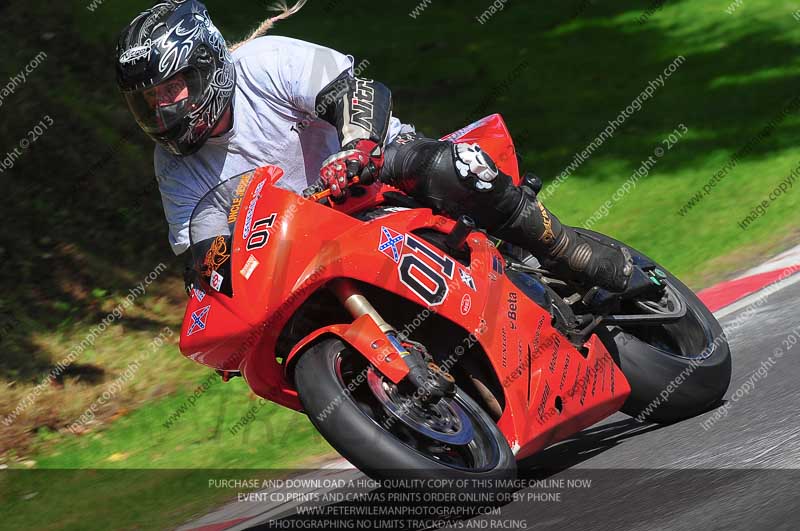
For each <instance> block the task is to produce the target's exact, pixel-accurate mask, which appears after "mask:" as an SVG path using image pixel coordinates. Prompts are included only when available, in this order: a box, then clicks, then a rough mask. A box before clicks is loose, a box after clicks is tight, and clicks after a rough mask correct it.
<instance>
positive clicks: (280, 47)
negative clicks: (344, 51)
mask: <svg viewBox="0 0 800 531" xmlns="http://www.w3.org/2000/svg"><path fill="white" fill-rule="evenodd" d="M322 52H332V53H337V52H336V51H335V50H332V49H330V48H327V47H325V46H322V45H319V44H315V43H313V42H308V41H304V40H300V39H294V38H292V37H284V36H280V35H265V36H263V37H258V38H256V39H253V40H252V41H249V42H247V43H245V44H243V45H242V46H240V47H239V48H237V49H236V50H235V51H234V52H233V59H234V61H235V62H237V63H238V62H251V61H276V60H280V59H281V58H282V57H281V56H284V55H291V56H295V57H296V56H301V55H303V54H312V55H313V54H318V53H322ZM283 59H285V57H283Z"/></svg>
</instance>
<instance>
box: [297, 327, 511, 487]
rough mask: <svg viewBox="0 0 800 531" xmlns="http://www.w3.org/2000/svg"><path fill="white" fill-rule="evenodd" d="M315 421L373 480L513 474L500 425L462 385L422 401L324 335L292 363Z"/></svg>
mask: <svg viewBox="0 0 800 531" xmlns="http://www.w3.org/2000/svg"><path fill="white" fill-rule="evenodd" d="M295 384H296V386H297V390H298V393H299V395H300V401H301V402H302V404H303V407H304V409H305V411H306V413H307V414H308V416H309V418H310V419H311V422H312V423H313V424H314V426H315V427H316V428H317V429H318V430H319V432H320V433H321V434H322V435H323V436H324V437H325V439H326V440H327V441H328V442H329V443H330V444H331V445H332V446H333V447H334V448H335V449H336V450H337V451H339V453H340V454H342V456H344V457H345V458H347V459H348V460H349V461H350V462H351V463H353V464H354V465H355V466H357V467H358V468H359V469H360V470H362V471H363V472H365V473H366V474H368V475H369V476H371V477H374V478H378V479H386V478H420V479H430V478H467V479H468V478H472V479H510V478H514V477H515V475H516V464H515V460H514V455H513V454H512V452H511V449H510V448H509V446H508V443H507V442H506V440H505V438H504V437H503V435H502V433H501V432H500V430H499V429H498V428H497V426H496V425H495V424H494V422H492V420H491V419H490V418H489V417H488V415H487V414H486V413H485V412H484V411H483V410H482V409H481V408H480V407H479V406H478V405H477V404H476V403H475V402H474V401H473V400H472V399H471V398H469V396H467V394H466V393H464V392H462V391H461V390H458V391H457V392H456V395H455V396H454V397H452V398H447V397H445V398H442V399H440V400H439V401H438V402H437V403H435V404H433V405H428V406H424V405H422V404H421V403H420V402H419V401H417V400H413V399H409V398H408V397H407V395H404V394H403V393H402V392H401V391H400V390H399V388H398V387H397V386H396V385H394V384H392V383H391V382H389V381H388V380H385V379H384V378H383V377H382V376H381V375H380V374H379V373H378V372H377V371H375V370H374V368H373V367H372V366H371V365H370V364H369V363H368V362H367V361H366V360H365V359H364V358H363V357H362V356H361V355H360V354H358V353H357V352H354V351H353V350H352V349H350V348H349V347H348V346H347V345H345V344H344V343H343V342H341V341H340V340H338V339H327V340H323V341H321V342H319V343H317V344H315V345H313V346H312V347H311V348H310V349H309V350H308V351H306V352H305V353H303V355H302V356H301V357H300V359H299V360H298V362H297V366H296V368H295Z"/></svg>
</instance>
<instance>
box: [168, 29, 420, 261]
mask: <svg viewBox="0 0 800 531" xmlns="http://www.w3.org/2000/svg"><path fill="white" fill-rule="evenodd" d="M233 60H234V62H235V64H236V91H235V92H234V100H233V127H232V129H231V130H230V131H228V132H227V133H226V134H224V135H222V136H219V137H215V138H210V139H209V140H208V141H207V142H206V143H205V144H204V145H203V147H202V148H200V150H198V151H197V152H196V153H194V154H192V155H189V156H186V157H179V156H175V155H172V154H170V153H168V152H167V151H166V150H164V149H163V148H162V147H161V146H158V145H157V146H156V150H155V161H154V162H155V174H156V179H157V180H158V187H159V190H160V191H161V201H162V203H163V205H164V214H165V215H166V218H167V223H168V225H169V242H170V245H171V246H172V250H173V251H174V252H175V254H180V253H182V252H184V251H185V250H186V249H188V247H189V218H190V217H191V215H192V210H193V209H194V207H195V205H196V204H197V203H198V202H199V201H200V199H201V198H202V197H203V196H204V195H205V194H206V192H208V191H209V190H210V189H211V188H213V187H214V186H215V185H217V184H219V182H220V181H224V180H225V179H228V178H230V177H233V176H235V175H239V174H241V173H244V172H246V171H249V170H252V169H253V168H257V167H259V166H264V165H266V164H274V165H276V166H279V167H280V168H282V169H283V171H284V172H285V173H284V177H283V178H282V179H281V180H280V182H279V183H278V185H279V186H281V187H282V188H285V189H287V190H291V191H293V192H295V193H300V192H302V191H303V189H305V188H306V187H307V186H309V185H311V184H313V183H314V182H316V181H317V179H318V178H319V170H320V167H321V166H322V162H323V161H324V160H325V159H326V158H327V157H329V156H330V155H332V154H333V153H336V152H337V151H339V150H340V149H341V146H340V145H339V137H338V133H337V131H336V129H335V128H334V127H333V126H332V125H330V124H329V123H328V122H325V121H324V120H321V119H319V118H317V117H316V114H315V112H314V106H315V103H316V98H317V94H319V92H320V90H322V89H323V88H324V87H325V86H326V85H328V84H329V83H330V82H331V81H333V80H334V79H336V77H338V76H339V75H340V74H341V73H342V72H344V71H345V70H348V69H349V70H350V71H351V73H352V72H353V58H352V56H346V55H343V54H341V53H339V52H336V51H334V50H331V49H330V48H325V47H322V46H317V45H315V44H311V43H308V42H304V41H300V40H296V39H290V38H287V37H272V36H268V37H260V38H258V39H255V40H253V41H251V42H249V43H247V44H245V45H243V46H241V47H240V48H238V49H237V50H236V51H235V52H234V53H233ZM361 74H362V76H361V77H369V76H366V75H364V73H361ZM411 130H413V127H411V126H408V125H403V124H402V123H401V122H400V120H398V119H397V118H394V117H392V118H391V122H390V125H389V134H388V136H387V139H386V142H387V144H388V143H389V142H390V141H392V140H393V139H394V138H395V137H396V136H397V135H398V134H399V133H400V132H406V131H411Z"/></svg>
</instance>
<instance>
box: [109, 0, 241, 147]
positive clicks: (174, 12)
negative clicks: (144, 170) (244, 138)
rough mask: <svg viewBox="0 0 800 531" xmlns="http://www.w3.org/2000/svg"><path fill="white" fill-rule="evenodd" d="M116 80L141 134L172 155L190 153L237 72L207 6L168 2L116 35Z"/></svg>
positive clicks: (226, 101)
mask: <svg viewBox="0 0 800 531" xmlns="http://www.w3.org/2000/svg"><path fill="white" fill-rule="evenodd" d="M117 83H118V85H119V88H120V90H121V91H122V93H123V95H124V96H125V100H126V102H127V104H128V107H129V108H130V110H131V112H132V113H133V115H134V118H135V119H136V122H137V123H138V124H139V126H140V127H141V128H142V129H143V130H144V132H145V133H147V134H148V135H149V136H150V137H151V138H152V139H153V140H155V141H156V142H158V143H159V144H161V145H162V146H164V147H165V148H166V149H167V150H168V151H170V152H171V153H173V154H175V155H189V154H191V153H194V152H195V151H197V150H198V149H200V148H201V147H202V145H203V144H204V143H205V141H206V140H207V139H208V137H209V136H210V135H211V132H212V131H213V130H214V127H216V125H217V124H218V123H219V120H220V119H221V118H222V116H223V114H224V112H225V110H226V109H227V108H228V106H229V105H231V104H232V100H233V93H234V89H235V85H236V72H235V70H234V65H233V60H232V58H231V55H230V52H229V51H228V47H227V45H226V43H225V39H224V38H223V37H222V34H220V32H219V30H218V29H217V28H216V27H215V26H214V23H213V22H211V18H210V17H209V15H208V11H207V10H206V8H205V6H204V5H203V4H202V3H200V2H198V1H197V0H171V1H168V2H161V3H159V4H157V5H155V6H153V7H152V8H150V9H148V10H147V11H144V12H143V13H141V14H140V15H139V16H137V17H136V18H135V19H134V20H133V22H131V23H130V25H128V27H127V28H125V30H123V31H122V34H121V35H120V37H119V41H118V44H117Z"/></svg>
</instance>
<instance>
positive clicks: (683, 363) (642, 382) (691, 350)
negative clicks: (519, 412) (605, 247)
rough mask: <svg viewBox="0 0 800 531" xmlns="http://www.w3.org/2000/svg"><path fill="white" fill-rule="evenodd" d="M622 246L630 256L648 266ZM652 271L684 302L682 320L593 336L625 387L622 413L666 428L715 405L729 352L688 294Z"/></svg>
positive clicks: (726, 376)
mask: <svg viewBox="0 0 800 531" xmlns="http://www.w3.org/2000/svg"><path fill="white" fill-rule="evenodd" d="M577 230H579V232H583V233H585V234H590V235H592V236H594V237H596V238H599V239H600V240H602V241H604V242H607V243H613V244H616V245H625V244H623V243H621V242H618V241H617V240H614V239H613V238H610V237H608V236H605V235H603V234H600V233H597V232H593V231H586V230H582V229H577ZM625 247H628V248H629V249H630V250H631V254H633V255H634V256H637V255H638V256H639V257H642V258H645V259H647V260H649V261H651V262H654V261H653V260H650V259H649V258H647V257H646V256H645V255H644V254H642V253H640V252H638V251H636V250H635V249H632V248H631V247H630V246H627V245H625ZM654 263H655V262H654ZM658 267H659V268H660V269H661V270H662V271H664V272H665V273H666V275H667V280H668V283H669V284H670V285H671V286H672V287H673V288H674V289H675V291H676V292H677V293H678V295H679V296H680V297H682V298H683V299H684V301H685V302H686V304H687V306H688V312H687V315H686V317H684V318H683V319H681V320H680V321H678V322H676V323H672V324H667V325H659V326H656V327H630V328H626V329H622V328H620V327H618V326H609V327H605V328H603V329H600V330H598V336H599V337H600V339H601V340H602V341H603V343H604V344H605V346H606V348H608V350H609V352H610V353H611V355H612V356H613V357H614V358H615V359H616V360H617V363H618V364H619V366H620V369H621V370H622V372H623V374H625V377H626V378H627V380H628V382H629V383H630V386H631V395H630V397H628V400H627V401H626V402H625V404H624V405H623V406H622V411H623V412H624V413H626V414H628V415H630V416H632V417H635V418H636V419H637V420H641V421H647V420H650V421H655V422H661V423H670V422H676V421H679V420H683V419H686V418H689V417H693V416H695V415H698V414H700V413H703V412H705V411H707V410H708V409H710V408H711V407H713V406H715V405H716V404H718V403H720V401H721V400H722V398H723V396H724V395H725V392H726V391H727V390H728V386H729V385H730V381H731V352H730V347H729V346H728V340H727V338H726V337H725V334H724V332H723V330H722V326H720V324H719V322H718V321H717V319H716V317H714V314H713V313H711V311H710V310H709V309H708V308H706V306H705V304H703V303H702V302H701V301H700V299H699V298H698V297H697V295H695V293H694V292H693V291H692V290H691V289H689V288H688V287H687V286H686V285H685V284H683V283H682V282H681V281H680V280H678V279H677V278H676V277H675V276H674V275H672V274H670V273H669V272H668V271H667V270H666V269H664V268H663V267H661V266H658Z"/></svg>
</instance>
